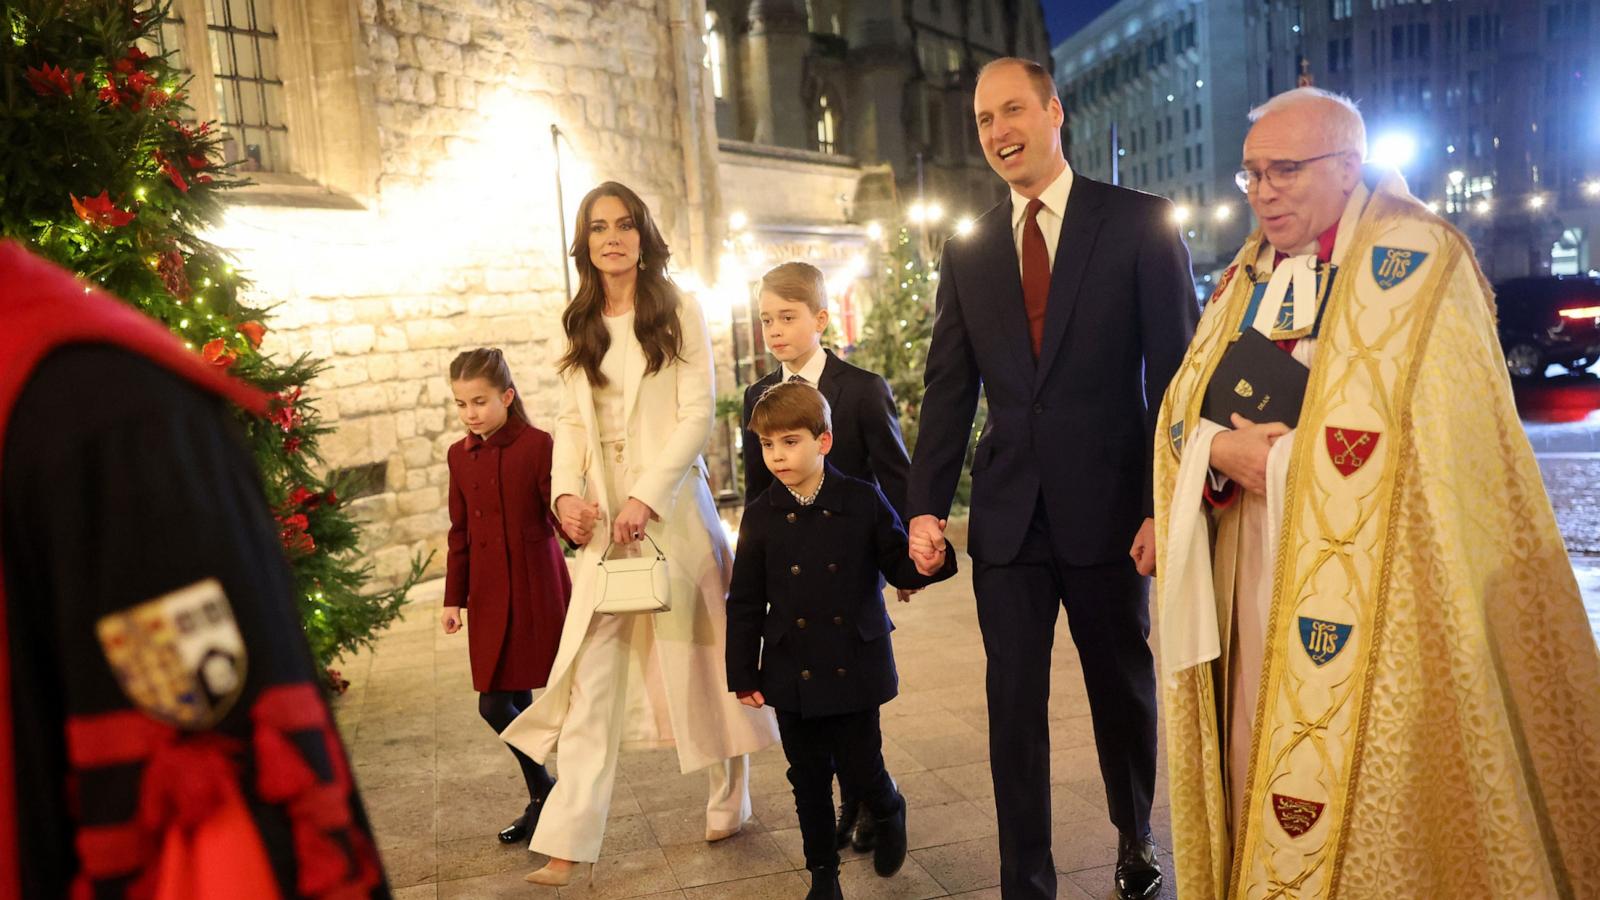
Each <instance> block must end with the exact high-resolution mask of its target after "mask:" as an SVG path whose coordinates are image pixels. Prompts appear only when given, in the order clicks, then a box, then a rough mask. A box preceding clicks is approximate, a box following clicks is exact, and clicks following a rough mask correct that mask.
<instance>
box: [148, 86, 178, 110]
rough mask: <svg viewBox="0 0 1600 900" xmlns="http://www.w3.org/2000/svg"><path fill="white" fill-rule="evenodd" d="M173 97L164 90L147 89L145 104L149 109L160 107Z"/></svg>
mask: <svg viewBox="0 0 1600 900" xmlns="http://www.w3.org/2000/svg"><path fill="white" fill-rule="evenodd" d="M171 99H172V97H171V96H170V95H169V94H167V92H166V91H163V90H153V91H147V92H146V93H145V95H144V105H145V107H146V108H147V109H160V108H161V107H163V106H166V105H167V101H168V100H171Z"/></svg>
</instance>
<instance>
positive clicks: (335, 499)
mask: <svg viewBox="0 0 1600 900" xmlns="http://www.w3.org/2000/svg"><path fill="white" fill-rule="evenodd" d="M322 499H323V501H324V502H326V503H327V504H328V505H329V506H338V505H339V495H338V494H335V493H334V492H333V491H329V492H328V493H327V494H326V495H325V496H324V497H323V498H322Z"/></svg>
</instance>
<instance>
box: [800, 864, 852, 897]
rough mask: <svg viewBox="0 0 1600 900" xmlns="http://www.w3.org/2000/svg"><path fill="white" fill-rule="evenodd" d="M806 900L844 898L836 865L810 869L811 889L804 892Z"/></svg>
mask: <svg viewBox="0 0 1600 900" xmlns="http://www.w3.org/2000/svg"><path fill="white" fill-rule="evenodd" d="M806 900H844V891H843V890H841V889H840V888H839V867H838V866H816V867H814V868H812V869H811V890H810V891H808V892H807V893H806Z"/></svg>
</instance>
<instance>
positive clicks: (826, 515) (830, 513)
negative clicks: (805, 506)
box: [822, 509, 833, 519]
mask: <svg viewBox="0 0 1600 900" xmlns="http://www.w3.org/2000/svg"><path fill="white" fill-rule="evenodd" d="M822 517H823V518H824V519H831V518H833V510H831V509H825V510H823V511H822Z"/></svg>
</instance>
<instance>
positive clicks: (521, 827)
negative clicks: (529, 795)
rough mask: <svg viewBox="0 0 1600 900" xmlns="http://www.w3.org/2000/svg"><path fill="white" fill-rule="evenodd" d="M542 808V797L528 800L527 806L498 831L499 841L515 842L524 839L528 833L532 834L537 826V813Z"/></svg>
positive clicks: (505, 842) (504, 842)
mask: <svg viewBox="0 0 1600 900" xmlns="http://www.w3.org/2000/svg"><path fill="white" fill-rule="evenodd" d="M543 809H544V798H543V797H540V798H539V799H538V800H530V801H529V802H528V807H527V808H526V809H524V810H523V811H522V815H520V816H517V817H516V818H515V819H512V820H511V824H510V825H507V826H506V827H505V828H504V829H503V830H502V831H501V832H500V843H502V844H515V843H519V842H521V841H526V840H527V839H528V835H530V834H533V830H534V829H535V828H537V827H539V813H540V812H541V811H542V810H543Z"/></svg>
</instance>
